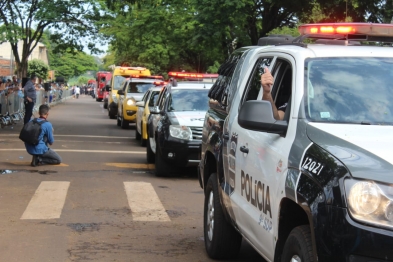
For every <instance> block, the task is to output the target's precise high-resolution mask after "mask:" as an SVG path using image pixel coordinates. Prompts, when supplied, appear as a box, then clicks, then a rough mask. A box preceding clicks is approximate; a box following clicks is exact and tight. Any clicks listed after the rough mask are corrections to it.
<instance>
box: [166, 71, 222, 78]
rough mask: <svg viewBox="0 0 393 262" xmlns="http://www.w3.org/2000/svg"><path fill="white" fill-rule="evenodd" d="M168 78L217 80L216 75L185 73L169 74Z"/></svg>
mask: <svg viewBox="0 0 393 262" xmlns="http://www.w3.org/2000/svg"><path fill="white" fill-rule="evenodd" d="M168 76H173V77H176V78H218V74H200V73H187V72H169V73H168Z"/></svg>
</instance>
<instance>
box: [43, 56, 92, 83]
mask: <svg viewBox="0 0 393 262" xmlns="http://www.w3.org/2000/svg"><path fill="white" fill-rule="evenodd" d="M49 57H50V62H51V69H52V70H54V71H55V75H56V76H63V77H64V78H65V79H66V80H68V79H70V78H71V77H72V76H79V75H81V74H84V73H85V72H86V71H97V70H98V65H97V63H96V61H95V58H94V57H93V56H91V55H87V54H85V53H84V52H79V51H76V52H72V51H71V50H67V51H66V52H63V53H58V54H53V53H50V55H49Z"/></svg>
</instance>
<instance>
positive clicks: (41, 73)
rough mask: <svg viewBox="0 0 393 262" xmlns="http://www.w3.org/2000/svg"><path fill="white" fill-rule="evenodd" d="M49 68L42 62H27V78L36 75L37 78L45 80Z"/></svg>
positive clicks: (35, 60) (36, 60) (37, 60)
mask: <svg viewBox="0 0 393 262" xmlns="http://www.w3.org/2000/svg"><path fill="white" fill-rule="evenodd" d="M48 72H49V66H48V65H47V64H45V63H44V62H43V61H42V60H39V59H32V60H30V61H29V62H28V69H27V74H28V76H31V75H36V76H37V77H38V78H40V79H43V80H46V79H47V78H48Z"/></svg>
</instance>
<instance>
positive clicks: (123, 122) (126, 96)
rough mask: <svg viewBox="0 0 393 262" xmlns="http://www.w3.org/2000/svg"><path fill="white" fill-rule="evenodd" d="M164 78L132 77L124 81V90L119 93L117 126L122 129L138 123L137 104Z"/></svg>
mask: <svg viewBox="0 0 393 262" xmlns="http://www.w3.org/2000/svg"><path fill="white" fill-rule="evenodd" d="M159 80H161V81H162V82H163V80H164V78H163V77H162V76H139V75H132V76H130V78H127V79H125V80H124V82H123V84H122V89H121V90H119V91H118V92H117V93H118V95H119V103H118V109H117V125H118V126H121V128H126V127H128V125H129V123H131V122H135V121H136V112H137V111H138V107H137V106H136V103H137V102H139V101H141V99H142V97H143V95H144V94H145V93H146V91H147V90H149V88H151V87H154V86H155V82H157V81H159Z"/></svg>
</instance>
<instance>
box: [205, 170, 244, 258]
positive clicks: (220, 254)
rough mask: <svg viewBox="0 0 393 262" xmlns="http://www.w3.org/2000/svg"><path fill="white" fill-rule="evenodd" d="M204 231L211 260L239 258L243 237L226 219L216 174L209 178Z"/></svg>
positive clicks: (206, 191) (206, 190)
mask: <svg viewBox="0 0 393 262" xmlns="http://www.w3.org/2000/svg"><path fill="white" fill-rule="evenodd" d="M203 231H204V238H205V248H206V252H207V254H208V255H209V257H210V258H213V259H229V258H234V257H236V256H237V254H238V253H239V250H240V245H241V243H242V236H241V235H240V234H239V232H237V231H236V230H235V228H234V227H233V226H232V225H231V224H230V223H229V222H228V221H227V220H226V219H225V217H224V213H223V208H222V206H221V202H220V199H219V193H218V182H217V175H216V174H215V173H213V174H211V176H210V177H209V180H208V182H207V185H206V189H205V205H204V212H203Z"/></svg>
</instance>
